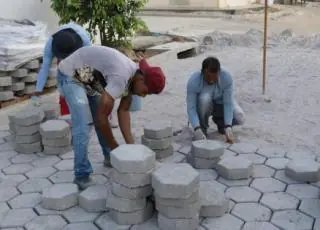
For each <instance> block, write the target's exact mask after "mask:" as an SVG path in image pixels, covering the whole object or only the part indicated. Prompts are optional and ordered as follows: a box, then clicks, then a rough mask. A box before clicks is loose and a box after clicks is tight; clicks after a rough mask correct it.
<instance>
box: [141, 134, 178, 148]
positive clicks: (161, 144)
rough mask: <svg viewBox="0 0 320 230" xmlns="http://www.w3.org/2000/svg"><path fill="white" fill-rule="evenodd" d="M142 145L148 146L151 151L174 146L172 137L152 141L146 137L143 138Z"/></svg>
mask: <svg viewBox="0 0 320 230" xmlns="http://www.w3.org/2000/svg"><path fill="white" fill-rule="evenodd" d="M141 144H143V145H145V146H147V147H148V148H150V149H158V150H160V149H167V148H169V147H170V145H171V144H172V137H166V138H162V139H150V138H146V137H145V136H142V137H141Z"/></svg>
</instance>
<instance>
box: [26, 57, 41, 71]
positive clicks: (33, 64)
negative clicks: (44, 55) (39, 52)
mask: <svg viewBox="0 0 320 230" xmlns="http://www.w3.org/2000/svg"><path fill="white" fill-rule="evenodd" d="M23 67H24V68H27V69H38V68H39V67H40V62H39V60H38V59H35V60H32V61H30V62H28V63H27V64H25V65H24V66H23Z"/></svg>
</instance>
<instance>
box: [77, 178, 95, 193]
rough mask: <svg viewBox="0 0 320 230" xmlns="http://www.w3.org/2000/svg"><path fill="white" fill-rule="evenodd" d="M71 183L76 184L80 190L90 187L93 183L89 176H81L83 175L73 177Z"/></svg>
mask: <svg viewBox="0 0 320 230" xmlns="http://www.w3.org/2000/svg"><path fill="white" fill-rule="evenodd" d="M73 183H75V184H76V185H78V188H79V189H80V190H85V189H86V188H88V187H90V186H91V185H93V184H94V182H93V181H92V180H91V178H90V176H83V177H75V178H74V180H73Z"/></svg>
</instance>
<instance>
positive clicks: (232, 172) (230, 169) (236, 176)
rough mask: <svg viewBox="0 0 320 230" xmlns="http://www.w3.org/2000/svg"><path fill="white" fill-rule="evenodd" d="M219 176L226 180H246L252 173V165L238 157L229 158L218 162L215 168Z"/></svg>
mask: <svg viewBox="0 0 320 230" xmlns="http://www.w3.org/2000/svg"><path fill="white" fill-rule="evenodd" d="M216 169H217V171H218V173H219V175H220V176H222V177H223V178H225V179H228V180H241V179H248V178H249V177H251V175H252V173H253V163H252V161H251V160H248V159H246V158H243V157H239V156H230V157H226V158H224V159H222V160H221V161H219V162H218V164H217V167H216Z"/></svg>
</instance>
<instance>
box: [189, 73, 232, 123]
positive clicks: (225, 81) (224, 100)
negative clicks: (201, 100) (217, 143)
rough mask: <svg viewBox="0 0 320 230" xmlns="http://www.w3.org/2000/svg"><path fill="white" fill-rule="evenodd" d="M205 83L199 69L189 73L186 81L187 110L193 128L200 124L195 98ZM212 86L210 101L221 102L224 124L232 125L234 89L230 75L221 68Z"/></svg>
mask: <svg viewBox="0 0 320 230" xmlns="http://www.w3.org/2000/svg"><path fill="white" fill-rule="evenodd" d="M206 85H207V83H206V82H205V81H204V78H203V75H202V73H201V71H197V72H195V73H193V74H191V76H190V78H189V80H188V83H187V112H188V118H189V121H190V122H191V125H192V127H193V128H195V127H197V126H200V121H199V116H198V113H197V103H198V100H197V98H198V95H199V94H200V93H201V92H202V90H203V89H204V86H206ZM212 87H213V88H212V103H213V102H214V103H217V104H223V109H224V123H225V125H232V120H233V106H234V91H233V80H232V78H231V75H230V74H229V73H228V72H227V71H225V70H221V71H220V75H219V78H218V81H217V83H216V84H214V85H212Z"/></svg>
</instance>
